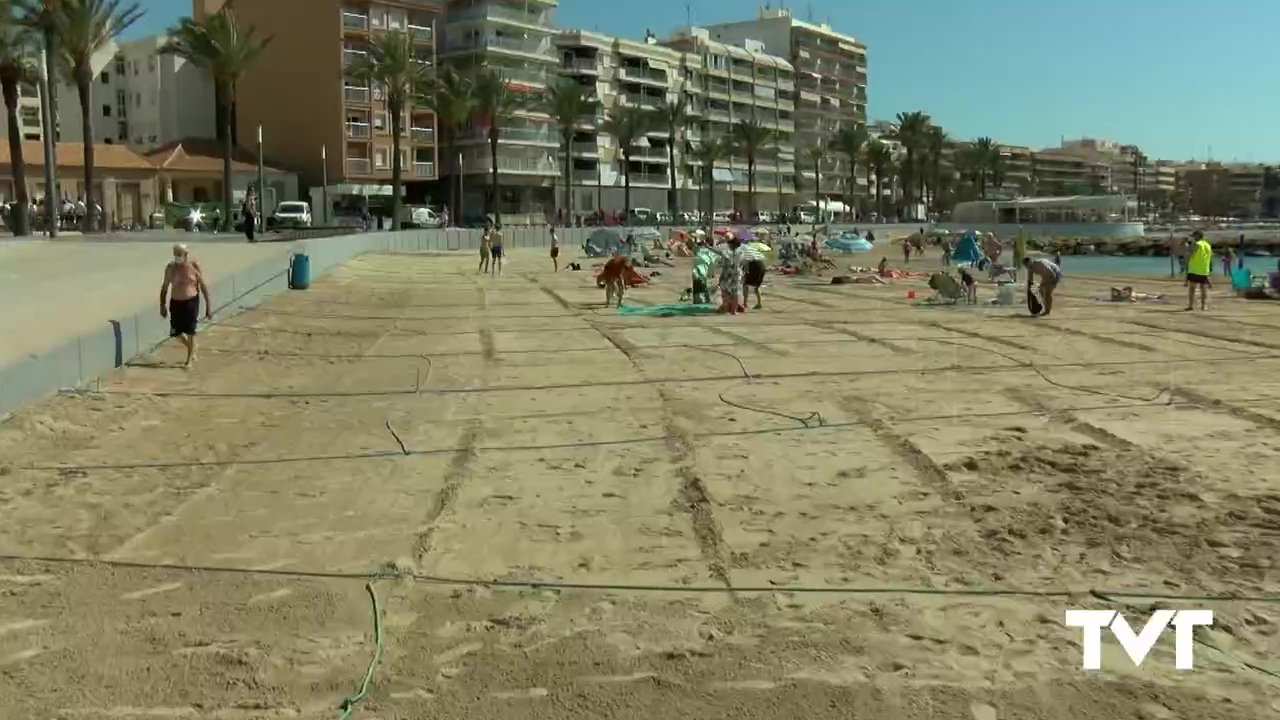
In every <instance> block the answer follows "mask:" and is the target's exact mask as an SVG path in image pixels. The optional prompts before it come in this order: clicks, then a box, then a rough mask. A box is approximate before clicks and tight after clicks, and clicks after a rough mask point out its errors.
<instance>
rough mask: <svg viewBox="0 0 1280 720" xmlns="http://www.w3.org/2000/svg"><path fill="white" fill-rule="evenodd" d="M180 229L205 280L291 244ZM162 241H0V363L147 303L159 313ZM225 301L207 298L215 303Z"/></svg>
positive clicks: (164, 259)
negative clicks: (213, 237)
mask: <svg viewBox="0 0 1280 720" xmlns="http://www.w3.org/2000/svg"><path fill="white" fill-rule="evenodd" d="M193 237H194V238H199V237H200V236H192V235H190V234H183V236H182V237H181V238H178V239H181V240H182V241H183V242H187V243H188V245H189V246H190V248H191V256H192V257H193V258H195V259H196V260H198V261H200V264H201V266H203V268H204V270H205V273H206V274H207V276H208V279H209V281H210V284H212V283H213V282H214V281H216V280H217V279H218V277H219V276H222V275H229V274H231V273H233V272H236V271H239V270H242V269H244V268H246V267H248V266H250V265H251V264H252V263H254V262H256V261H258V260H261V259H262V258H266V257H271V256H279V257H281V258H282V260H281V262H282V263H283V262H285V261H284V259H283V258H284V257H285V256H286V255H287V254H288V252H289V250H290V248H291V247H293V243H272V244H265V245H250V244H248V243H245V242H243V241H241V242H236V243H229V242H220V241H212V242H206V241H203V240H201V239H192V238H193ZM169 258H170V252H169V246H168V244H167V243H161V242H155V241H151V242H109V243H104V242H93V241H82V240H54V241H50V240H20V241H19V240H13V241H8V242H5V243H3V244H0V338H3V342H0V367H5V366H8V365H10V364H11V363H14V362H17V361H19V360H21V359H23V358H25V357H27V356H30V355H35V354H38V353H40V352H42V351H44V350H47V349H49V348H52V347H55V346H57V345H58V344H59V343H62V342H65V341H67V340H70V339H71V338H73V337H76V336H78V335H81V334H83V333H85V332H89V331H91V330H95V329H98V328H100V327H101V326H102V325H104V324H105V323H106V322H107V321H108V320H109V319H111V318H117V317H120V316H122V315H128V314H132V313H134V312H137V310H138V308H140V307H143V306H145V305H146V304H147V303H152V304H155V305H156V307H157V312H159V309H158V308H159V293H160V282H161V280H162V279H163V278H162V272H163V270H164V265H165V263H166V262H168V261H169ZM226 299H227V298H222V299H219V298H216V297H215V298H213V301H214V303H215V306H216V304H217V303H219V302H222V301H225V300H226Z"/></svg>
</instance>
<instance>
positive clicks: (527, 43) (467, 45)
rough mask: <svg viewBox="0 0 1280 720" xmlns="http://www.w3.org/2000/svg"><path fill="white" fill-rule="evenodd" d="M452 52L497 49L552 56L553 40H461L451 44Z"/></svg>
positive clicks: (496, 38)
mask: <svg viewBox="0 0 1280 720" xmlns="http://www.w3.org/2000/svg"><path fill="white" fill-rule="evenodd" d="M448 48H449V49H450V50H476V49H480V48H497V49H500V50H514V51H516V52H522V53H528V54H530V55H550V53H551V40H550V38H548V39H546V40H521V39H516V38H508V37H497V36H493V37H485V38H473V39H471V40H461V41H458V42H456V43H450V44H449V46H448Z"/></svg>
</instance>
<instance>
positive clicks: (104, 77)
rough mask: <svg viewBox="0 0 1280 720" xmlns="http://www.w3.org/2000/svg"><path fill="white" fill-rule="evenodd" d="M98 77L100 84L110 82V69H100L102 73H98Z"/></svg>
mask: <svg viewBox="0 0 1280 720" xmlns="http://www.w3.org/2000/svg"><path fill="white" fill-rule="evenodd" d="M98 79H100V80H101V81H102V84H103V85H107V84H110V82H111V71H110V70H103V71H102V74H100V75H98Z"/></svg>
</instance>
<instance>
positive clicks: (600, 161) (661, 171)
mask: <svg viewBox="0 0 1280 720" xmlns="http://www.w3.org/2000/svg"><path fill="white" fill-rule="evenodd" d="M556 47H557V48H558V49H559V51H560V74H561V75H562V76H564V77H567V78H573V79H575V80H577V81H578V82H579V83H581V84H582V85H584V86H588V87H590V88H592V90H593V91H594V92H595V94H596V98H597V99H598V100H599V102H600V112H599V114H598V115H597V116H596V117H593V118H583V121H582V125H581V128H580V131H579V132H577V133H575V135H574V138H573V143H572V147H571V152H572V156H573V183H574V185H575V189H574V193H573V198H572V202H571V203H570V207H572V208H573V211H574V212H578V213H582V212H591V211H593V210H597V209H601V210H605V211H621V210H622V209H623V205H624V203H625V200H624V178H625V174H626V172H628V171H630V174H631V206H632V207H645V208H656V209H663V208H666V207H667V205H668V198H667V195H668V194H669V189H670V184H671V179H670V178H671V176H670V169H671V165H670V159H671V152H670V151H671V148H670V147H669V146H668V141H669V140H670V138H669V133H668V129H667V128H665V127H657V126H655V127H653V128H651V129H650V132H649V133H648V134H647V135H646V136H645V137H644V138H643V139H642V140H641V141H640V142H638V143H637V147H635V148H634V149H633V150H632V152H631V164H630V166H625V163H626V158H624V157H623V155H622V152H621V149H620V148H619V147H618V144H617V141H616V138H613V137H611V136H610V135H608V134H607V133H605V132H604V131H603V127H602V126H603V123H604V120H605V118H606V117H608V114H609V113H610V112H611V111H613V110H614V109H615V108H619V107H641V108H645V109H650V110H652V109H656V108H657V107H658V106H659V105H660V104H662V103H665V102H675V101H676V99H677V98H678V97H679V96H680V94H682V93H683V94H684V95H686V96H687V100H686V102H687V106H686V107H687V108H688V111H689V114H690V116H691V118H692V119H694V120H697V119H700V118H701V115H702V101H701V99H700V93H698V92H697V88H698V87H699V78H698V77H697V76H696V75H695V71H696V69H695V68H691V67H687V66H686V57H687V56H686V54H685V53H682V52H680V51H678V50H675V49H673V48H669V47H666V46H664V45H659V44H657V43H656V42H652V41H650V40H649V39H646V40H630V39H626V38H616V37H611V36H608V35H601V34H599V33H591V32H586V31H583V30H567V31H564V32H561V33H560V34H559V35H557V36H556ZM699 132H700V131H699V129H698V128H697V127H696V125H695V126H692V127H690V128H688V129H687V130H686V131H685V132H684V135H683V137H682V138H677V141H676V142H677V146H676V148H675V151H676V152H675V156H676V185H677V188H678V192H679V194H680V195H679V198H678V202H679V205H680V207H681V208H685V209H692V208H694V207H696V204H697V196H696V191H695V190H694V188H695V186H696V184H697V180H698V178H697V177H695V176H693V175H692V174H691V173H690V172H689V168H688V166H687V162H688V152H687V150H688V143H689V142H692V141H696V140H697V139H698V138H699V137H700V135H699ZM561 172H563V170H562V171H561Z"/></svg>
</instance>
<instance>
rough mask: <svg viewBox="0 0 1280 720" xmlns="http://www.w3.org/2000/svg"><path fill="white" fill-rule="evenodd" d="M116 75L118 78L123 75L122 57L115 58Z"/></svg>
mask: <svg viewBox="0 0 1280 720" xmlns="http://www.w3.org/2000/svg"><path fill="white" fill-rule="evenodd" d="M116 74H117V75H120V76H123V75H124V58H122V57H117V58H116Z"/></svg>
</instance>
